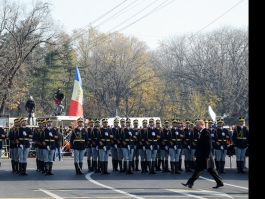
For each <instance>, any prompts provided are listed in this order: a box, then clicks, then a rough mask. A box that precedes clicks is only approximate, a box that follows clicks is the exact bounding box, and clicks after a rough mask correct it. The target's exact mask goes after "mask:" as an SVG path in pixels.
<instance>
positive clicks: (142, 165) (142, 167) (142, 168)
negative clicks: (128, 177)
mask: <svg viewBox="0 0 265 199" xmlns="http://www.w3.org/2000/svg"><path fill="white" fill-rule="evenodd" d="M144 163H145V162H144V161H141V170H142V172H141V173H145V166H144Z"/></svg>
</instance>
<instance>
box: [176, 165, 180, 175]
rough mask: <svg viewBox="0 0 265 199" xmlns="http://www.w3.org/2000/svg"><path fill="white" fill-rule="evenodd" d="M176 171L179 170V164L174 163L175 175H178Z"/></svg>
mask: <svg viewBox="0 0 265 199" xmlns="http://www.w3.org/2000/svg"><path fill="white" fill-rule="evenodd" d="M178 169H179V162H175V174H180V172H179V171H178Z"/></svg>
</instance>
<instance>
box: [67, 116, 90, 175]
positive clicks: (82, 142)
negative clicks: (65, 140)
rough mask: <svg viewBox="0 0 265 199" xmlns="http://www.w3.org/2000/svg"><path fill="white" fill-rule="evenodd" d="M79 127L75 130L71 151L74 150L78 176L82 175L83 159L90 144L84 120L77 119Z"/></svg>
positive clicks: (71, 141) (72, 135) (71, 139)
mask: <svg viewBox="0 0 265 199" xmlns="http://www.w3.org/2000/svg"><path fill="white" fill-rule="evenodd" d="M77 125H78V126H77V127H76V128H75V129H74V130H73V133H72V134H71V138H70V146H71V149H72V150H74V165H75V171H76V175H79V174H80V175H82V174H83V173H82V167H83V159H84V155H85V152H86V146H87V142H88V137H87V133H86V131H85V129H84V120H83V118H81V117H80V118H78V119H77Z"/></svg>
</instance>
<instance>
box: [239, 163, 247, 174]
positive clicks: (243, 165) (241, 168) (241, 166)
mask: <svg viewBox="0 0 265 199" xmlns="http://www.w3.org/2000/svg"><path fill="white" fill-rule="evenodd" d="M244 167H245V161H240V173H246V172H245V171H244Z"/></svg>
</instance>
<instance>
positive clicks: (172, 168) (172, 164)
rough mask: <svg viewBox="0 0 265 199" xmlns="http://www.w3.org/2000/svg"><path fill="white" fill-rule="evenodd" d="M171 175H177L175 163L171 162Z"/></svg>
mask: <svg viewBox="0 0 265 199" xmlns="http://www.w3.org/2000/svg"><path fill="white" fill-rule="evenodd" d="M170 168H171V174H174V173H175V162H171V161H170Z"/></svg>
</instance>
